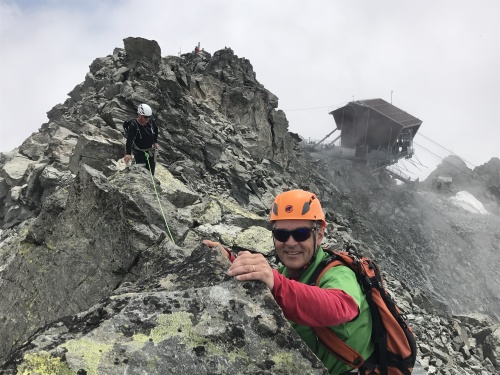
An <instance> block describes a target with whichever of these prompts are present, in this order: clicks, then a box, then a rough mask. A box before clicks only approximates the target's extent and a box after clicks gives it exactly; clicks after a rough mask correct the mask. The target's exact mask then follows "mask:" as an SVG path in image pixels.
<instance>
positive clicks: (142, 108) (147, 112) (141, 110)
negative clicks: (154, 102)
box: [137, 104, 153, 117]
mask: <svg viewBox="0 0 500 375" xmlns="http://www.w3.org/2000/svg"><path fill="white" fill-rule="evenodd" d="M137 113H138V114H140V115H141V116H145V117H149V116H151V115H152V114H153V110H152V109H151V107H150V106H149V105H147V104H139V107H137Z"/></svg>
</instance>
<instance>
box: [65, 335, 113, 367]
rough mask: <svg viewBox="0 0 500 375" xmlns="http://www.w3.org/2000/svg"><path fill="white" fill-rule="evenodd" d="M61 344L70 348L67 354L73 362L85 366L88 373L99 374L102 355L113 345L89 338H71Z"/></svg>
mask: <svg viewBox="0 0 500 375" xmlns="http://www.w3.org/2000/svg"><path fill="white" fill-rule="evenodd" d="M61 346H62V347H63V348H66V349H68V352H67V353H66V356H67V357H70V358H71V362H72V363H77V364H78V365H79V366H81V368H84V369H85V370H86V371H87V375H97V367H98V366H99V363H100V362H101V358H102V356H103V355H104V354H105V353H107V352H108V351H110V350H111V348H112V347H113V346H112V345H109V344H103V343H99V342H95V341H91V340H88V339H79V340H70V341H68V342H66V343H64V344H63V345H61Z"/></svg>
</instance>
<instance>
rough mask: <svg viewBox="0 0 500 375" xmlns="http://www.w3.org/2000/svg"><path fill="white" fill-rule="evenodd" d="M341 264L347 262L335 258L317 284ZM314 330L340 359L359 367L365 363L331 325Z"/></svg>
mask: <svg viewBox="0 0 500 375" xmlns="http://www.w3.org/2000/svg"><path fill="white" fill-rule="evenodd" d="M339 265H344V266H345V265H346V264H345V263H344V262H342V261H340V260H333V261H331V262H330V263H328V265H327V266H326V267H325V268H324V269H323V271H321V273H320V274H319V276H318V278H317V279H316V286H319V281H320V280H321V278H322V277H323V275H324V274H325V273H326V272H327V271H328V270H329V269H331V268H333V267H336V266H339ZM312 330H313V331H314V334H315V335H316V336H317V337H318V339H319V341H320V342H321V344H322V345H323V346H324V347H325V348H326V349H327V350H328V351H329V352H330V354H332V355H333V356H335V357H336V358H338V359H339V360H340V361H342V362H344V363H345V364H347V365H349V366H351V367H353V368H358V367H361V366H362V365H363V363H364V359H363V357H362V356H361V354H359V353H358V352H357V351H356V350H354V349H353V348H351V347H350V346H349V345H347V344H346V343H345V342H343V341H342V340H341V339H339V338H338V337H337V335H335V333H333V331H332V330H331V329H330V328H329V327H312Z"/></svg>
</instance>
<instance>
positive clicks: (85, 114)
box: [0, 38, 500, 375]
mask: <svg viewBox="0 0 500 375" xmlns="http://www.w3.org/2000/svg"><path fill="white" fill-rule="evenodd" d="M124 47H125V48H124V49H121V48H117V49H115V50H114V51H113V54H112V55H110V56H107V57H103V58H97V59H95V60H94V61H93V62H92V64H91V65H90V69H89V73H88V74H87V75H86V77H85V80H84V82H82V83H81V84H78V85H76V87H75V88H74V89H73V90H72V91H71V92H70V93H69V94H68V96H69V98H68V99H67V100H66V101H65V102H64V103H62V104H58V105H56V106H55V107H54V108H52V109H51V110H50V111H49V112H48V119H49V121H48V123H46V124H43V125H42V127H41V128H40V131H39V132H38V133H35V134H33V135H32V136H31V137H29V138H28V139H27V140H26V141H25V142H24V143H23V144H22V145H21V146H20V147H19V148H18V149H16V150H14V151H13V152H11V153H9V154H0V202H1V203H2V209H1V210H0V224H1V226H2V230H1V231H0V295H2V301H0V336H1V338H2V340H0V363H2V362H3V361H5V360H6V362H5V363H4V364H3V365H2V367H0V369H1V371H3V373H5V374H16V373H34V372H36V371H37V370H39V371H42V372H43V371H45V373H61V374H65V373H81V374H83V373H89V374H90V373H98V374H101V373H102V374H104V373H105V374H114V373H120V374H122V373H124V372H127V373H139V372H143V371H147V372H151V373H168V372H178V373H180V374H191V373H207V374H208V373H212V374H225V373H242V374H247V373H248V374H250V373H252V374H254V373H257V372H258V373H262V374H281V373H282V374H288V373H291V374H293V373H300V374H304V373H307V374H323V373H325V370H324V369H323V368H322V365H321V363H320V362H319V361H318V360H317V358H316V357H315V356H314V355H312V354H311V352H310V351H309V350H308V349H307V348H306V347H305V346H304V344H303V343H302V342H301V341H300V339H298V337H297V335H296V334H295V333H294V331H293V330H292V329H291V328H290V326H289V325H288V324H287V322H286V320H285V319H284V317H283V315H282V313H281V311H280V309H279V308H278V306H277V305H276V304H275V302H274V300H273V299H272V296H271V295H270V293H269V291H268V290H266V288H265V287H264V286H263V285H261V284H259V283H243V284H241V283H237V282H236V281H234V280H232V279H230V278H228V277H227V276H226V275H225V270H226V268H227V263H226V261H225V260H224V259H221V258H219V256H218V255H217V254H218V253H217V252H215V251H212V250H209V249H207V248H206V247H203V246H200V243H201V240H202V239H205V238H210V239H218V240H221V241H222V242H223V243H225V244H226V245H228V246H233V245H237V246H240V247H243V248H251V249H252V250H256V251H261V252H263V253H269V252H270V250H271V249H272V242H271V236H270V232H269V228H268V225H267V212H268V208H269V207H270V205H271V203H272V200H273V197H274V196H275V195H276V194H277V193H279V192H281V191H282V190H285V189H289V188H297V187H300V188H304V189H309V190H312V191H315V192H317V193H318V195H319V196H320V197H321V200H322V203H323V205H324V207H325V210H326V213H327V220H328V222H329V223H328V235H327V238H326V241H325V242H326V243H327V244H329V245H331V246H332V247H339V246H342V245H343V243H345V242H350V243H354V244H355V245H357V246H358V247H359V248H360V249H361V250H362V251H363V252H365V253H367V254H368V255H372V256H374V257H375V258H377V260H379V262H380V263H381V264H382V265H383V269H384V270H386V271H387V274H386V278H387V283H388V286H389V288H390V290H392V291H393V292H394V294H395V296H396V297H397V299H398V302H399V304H400V305H401V307H402V308H403V309H404V310H405V311H406V312H407V314H408V317H409V319H410V323H411V324H412V326H413V327H414V330H415V332H416V335H417V339H418V346H419V349H420V352H419V363H420V364H419V365H418V366H417V369H416V371H415V372H416V373H417V374H425V373H439V374H467V373H471V372H477V373H482V374H484V375H487V374H494V373H496V372H498V371H499V369H500V353H499V352H498V347H499V340H500V337H499V328H498V324H497V323H496V322H495V321H494V320H491V319H490V318H487V317H482V316H478V315H471V314H467V313H468V312H471V311H483V312H491V310H492V309H494V308H495V306H496V305H494V303H495V302H494V301H495V299H494V298H493V297H492V298H491V300H492V301H493V302H492V305H491V306H490V307H488V306H485V301H487V300H488V298H489V297H490V296H489V294H490V293H495V290H496V289H495V288H496V285H493V286H492V287H491V288H490V289H486V290H483V289H481V288H475V287H473V286H472V285H471V286H470V288H469V290H470V292H471V293H474V294H475V297H476V299H473V302H474V304H475V306H474V308H471V309H469V310H467V309H466V310H465V311H462V310H460V311H458V312H461V313H463V314H461V315H456V316H452V315H451V314H449V312H450V311H451V312H456V309H455V308H456V306H457V305H460V304H461V303H462V302H463V298H462V297H463V296H462V297H461V296H460V293H459V292H458V291H457V290H456V289H453V288H454V287H455V286H456V285H455V284H456V283H455V279H454V277H455V276H457V277H461V278H462V282H464V281H465V280H470V282H472V280H475V279H476V278H477V275H474V274H472V273H470V272H469V273H468V272H462V271H464V270H465V271H467V270H468V269H470V270H472V269H474V268H466V267H465V265H463V266H464V267H465V268H463V269H462V268H460V267H459V266H462V265H458V263H457V264H456V265H455V267H456V269H457V270H460V272H457V273H456V275H453V274H451V271H452V270H447V269H446V268H445V267H444V265H445V264H446V262H447V261H448V258H447V256H446V254H447V252H448V251H449V247H448V246H449V244H451V246H453V247H457V248H458V249H459V252H458V253H457V254H455V255H454V258H453V259H457V260H458V259H461V257H465V255H464V252H465V248H466V246H476V244H477V243H479V242H474V241H475V240H476V238H475V237H474V235H473V234H472V233H473V231H474V230H476V229H477V228H478V226H480V225H482V224H483V221H481V220H482V218H478V217H473V218H472V219H471V218H470V217H469V216H463V217H462V216H461V215H462V214H463V215H465V214H464V213H457V211H456V210H455V211H452V209H451V208H450V207H448V206H446V205H445V203H443V201H441V200H439V195H433V193H431V192H419V191H416V190H406V189H405V188H400V187H398V186H396V185H395V184H392V183H391V181H390V179H387V178H384V175H383V174H380V175H379V176H378V177H377V176H375V177H374V176H372V175H371V174H370V173H369V171H366V170H365V169H364V168H363V167H361V166H356V165H353V164H351V163H349V162H339V161H335V160H330V159H328V158H324V157H320V156H319V155H310V154H309V153H308V152H306V151H304V150H303V148H302V146H301V142H300V138H299V137H298V136H297V135H296V134H293V133H289V132H288V122H287V120H286V117H285V115H284V113H283V112H282V111H280V110H279V109H278V98H277V97H276V96H275V95H274V94H272V93H270V92H269V91H268V90H266V89H265V88H264V86H263V85H262V84H260V83H259V82H258V81H257V79H256V74H255V72H254V71H253V67H252V65H251V64H250V62H249V61H248V60H247V59H244V58H239V57H238V56H236V55H235V54H234V52H233V51H232V50H231V49H229V48H225V49H223V50H221V51H217V52H215V53H214V54H213V55H211V54H209V53H203V54H201V53H200V54H195V53H189V54H185V55H183V56H180V57H175V56H167V57H162V56H161V50H160V48H159V46H158V44H157V43H156V42H155V41H149V40H145V39H142V38H126V39H125V40H124ZM141 102H147V103H148V104H150V105H151V106H152V107H153V110H154V114H155V117H156V119H157V121H158V124H159V126H160V129H161V136H160V150H161V152H160V160H159V165H158V166H157V171H156V175H155V179H154V183H155V185H153V180H152V179H151V176H150V175H149V174H148V172H147V170H145V169H144V168H143V167H142V166H132V167H127V168H125V167H124V166H122V165H120V164H119V163H117V161H116V160H117V159H119V158H121V157H122V156H123V153H124V152H123V151H124V139H123V136H122V134H121V124H122V122H123V121H124V120H125V119H127V118H130V117H133V116H134V110H135V107H136V105H138V104H139V103H141ZM492 160H493V159H492ZM491 163H492V164H491V165H490V164H489V166H488V168H490V166H491V168H493V169H491V170H492V171H495V168H496V167H495V166H494V165H493V164H494V163H496V161H495V160H493V162H491ZM478 168H479V167H478ZM478 173H479V172H478ZM487 174H488V175H491V176H495V174H494V173H490V169H488V173H487ZM488 181H490V182H491V184H492V185H495V184H497V183H498V181H497V180H495V178H494V177H492V178H490V179H489V180H488ZM490 204H491V201H490ZM429 207H436V209H435V210H436V213H435V215H436V216H435V219H434V220H430V221H429V220H428V218H427V217H426V214H427V213H428V212H427V211H425V210H429ZM440 211H443V212H445V213H446V214H445V215H441V216H439V215H438V212H440ZM456 220H460V221H459V222H460V223H464V224H463V225H462V226H460V225H458V226H457V224H456ZM495 220H497V221H495ZM443 222H444V223H448V224H446V225H444V224H443ZM484 223H486V221H485V222H484ZM496 223H498V217H496V216H495V217H494V219H492V220H490V221H488V222H487V223H486V224H485V225H486V226H485V228H486V229H488V228H489V229H488V230H484V233H483V232H481V233H482V235H481V236H480V237H482V238H486V242H488V243H486V242H485V243H484V249H482V251H483V252H484V254H486V253H487V252H488V251H489V250H491V247H492V246H494V243H496V242H495V239H496V238H497V239H498V238H500V234H498V228H497V229H495V226H496ZM499 227H500V226H499ZM436 228H441V231H439V232H436V233H435V234H433V235H430V236H429V235H428V234H429V232H432V231H434V230H435V229H436ZM455 231H456V232H457V233H458V234H454V235H453V236H451V235H450V233H455ZM429 238H430V239H429ZM448 239H449V241H448ZM445 240H446V241H445ZM490 242H491V243H490ZM435 249H437V250H438V251H435ZM423 254H425V256H423ZM481 254H482V253H481ZM271 255H272V254H271ZM489 255H490V254H488V256H489ZM486 256H487V255H483V256H482V257H481V259H484V257H486ZM269 259H270V262H271V263H272V262H273V259H272V257H270V258H269ZM487 259H489V260H490V261H491V260H492V259H494V258H492V257H491V256H489V257H488V258H487ZM482 267H483V268H485V269H488V272H490V273H488V274H487V275H488V277H489V278H491V277H496V276H495V274H494V273H491V272H493V271H491V267H488V265H482ZM439 275H445V276H446V277H447V280H448V281H446V282H442V280H441V279H440V278H439ZM395 277H396V278H395ZM497 279H498V278H497ZM397 280H398V281H397ZM441 285H442V287H441ZM461 285H463V284H461ZM468 287H469V286H468ZM464 296H466V298H469V297H468V296H469V294H467V293H464ZM497 296H498V293H497ZM496 301H498V300H496ZM476 307H478V308H476ZM440 310H441V311H440ZM166 369H168V370H166Z"/></svg>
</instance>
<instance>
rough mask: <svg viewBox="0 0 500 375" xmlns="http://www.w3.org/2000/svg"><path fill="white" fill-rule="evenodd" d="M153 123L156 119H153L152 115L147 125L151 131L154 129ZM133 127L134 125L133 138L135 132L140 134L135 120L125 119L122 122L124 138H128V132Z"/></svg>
mask: <svg viewBox="0 0 500 375" xmlns="http://www.w3.org/2000/svg"><path fill="white" fill-rule="evenodd" d="M153 125H156V120H155V119H154V117H150V119H149V127H150V129H151V131H154V126H153ZM133 127H135V137H134V139H135V138H136V137H137V134H139V136H140V133H139V126H138V125H137V123H136V121H135V120H127V121H124V122H123V135H124V136H125V138H128V132H129V130H130V129H132V128H133Z"/></svg>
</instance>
